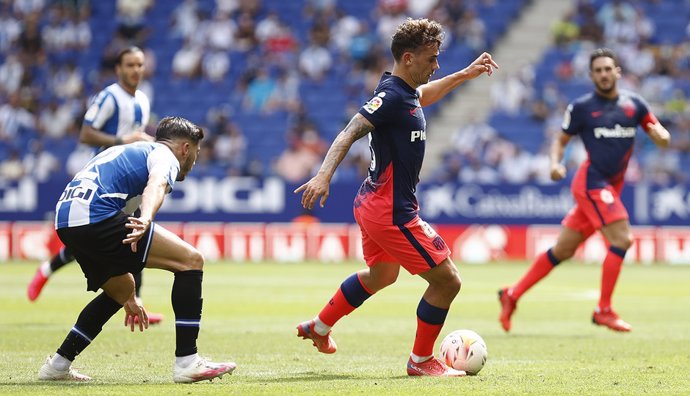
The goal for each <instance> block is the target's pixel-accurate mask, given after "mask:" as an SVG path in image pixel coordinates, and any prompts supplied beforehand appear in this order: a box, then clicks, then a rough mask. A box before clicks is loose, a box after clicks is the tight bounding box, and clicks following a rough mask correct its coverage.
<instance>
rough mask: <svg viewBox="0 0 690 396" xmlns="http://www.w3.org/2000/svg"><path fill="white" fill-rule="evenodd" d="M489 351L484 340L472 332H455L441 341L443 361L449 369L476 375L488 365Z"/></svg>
mask: <svg viewBox="0 0 690 396" xmlns="http://www.w3.org/2000/svg"><path fill="white" fill-rule="evenodd" d="M487 357H488V350H487V349H486V343H485V342H484V339H482V337H481V336H480V335H479V334H477V333H476V332H474V331H472V330H465V329H463V330H455V331H454V332H452V333H450V334H448V335H447V336H446V338H444V339H443V341H441V360H443V361H444V362H446V364H447V365H448V367H452V368H454V369H456V370H464V371H465V372H466V373H467V374H468V375H476V374H477V373H478V372H479V371H480V370H481V369H482V368H483V367H484V363H486V358H487Z"/></svg>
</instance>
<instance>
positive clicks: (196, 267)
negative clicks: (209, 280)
mask: <svg viewBox="0 0 690 396" xmlns="http://www.w3.org/2000/svg"><path fill="white" fill-rule="evenodd" d="M203 266H204V258H203V256H202V254H201V252H199V251H198V250H197V249H196V248H194V247H193V246H192V245H190V244H188V243H187V242H185V241H184V240H182V239H181V238H180V237H178V236H177V235H175V234H173V233H172V232H170V231H168V230H166V229H165V228H163V227H162V226H160V225H158V224H156V225H155V226H154V227H153V238H152V241H151V246H150V250H149V253H148V258H147V260H146V267H147V268H159V269H165V270H168V271H171V272H173V273H174V274H175V280H174V282H173V288H172V293H171V294H172V297H171V299H172V306H173V311H174V312H175V339H176V347H175V363H174V364H173V380H174V381H175V382H197V381H202V380H210V379H213V378H216V377H222V376H223V375H224V374H228V373H232V371H233V370H234V369H235V368H236V367H237V365H236V364H235V363H234V362H223V363H214V362H211V361H208V360H206V359H204V358H202V357H200V356H199V355H198V354H197V345H196V340H197V337H198V335H199V325H200V321H201V308H202V302H203V300H202V297H201V296H202V293H201V289H202V280H203Z"/></svg>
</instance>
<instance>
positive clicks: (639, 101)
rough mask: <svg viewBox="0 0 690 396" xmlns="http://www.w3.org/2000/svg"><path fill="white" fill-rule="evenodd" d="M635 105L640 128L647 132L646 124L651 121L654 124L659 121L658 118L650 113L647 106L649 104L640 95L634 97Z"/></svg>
mask: <svg viewBox="0 0 690 396" xmlns="http://www.w3.org/2000/svg"><path fill="white" fill-rule="evenodd" d="M635 105H636V106H637V109H638V112H637V114H638V122H639V124H640V126H641V127H642V129H643V130H644V131H645V132H647V124H649V123H652V124H656V123H657V122H659V120H658V119H657V118H656V117H655V116H654V114H653V113H652V111H651V109H650V108H649V104H648V103H647V101H646V100H644V98H642V97H641V96H636V97H635Z"/></svg>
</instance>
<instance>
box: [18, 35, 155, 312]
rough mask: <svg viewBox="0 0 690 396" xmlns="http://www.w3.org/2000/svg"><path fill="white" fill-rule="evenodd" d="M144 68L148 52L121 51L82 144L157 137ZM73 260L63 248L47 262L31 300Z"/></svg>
mask: <svg viewBox="0 0 690 396" xmlns="http://www.w3.org/2000/svg"><path fill="white" fill-rule="evenodd" d="M144 71H145V70H144V53H143V51H142V50H141V49H139V48H137V47H129V48H126V49H124V50H122V51H121V52H120V53H119V54H118V57H117V62H116V64H115V73H116V74H117V77H118V82H116V83H114V84H111V85H109V86H108V87H106V88H105V89H104V90H102V91H101V92H100V93H99V94H98V95H97V96H96V98H95V99H94V101H93V103H92V104H91V106H90V107H89V109H88V110H87V112H86V115H85V116H84V124H83V125H82V129H81V134H80V136H79V138H80V140H81V142H82V143H85V144H88V145H90V146H93V147H97V148H100V150H103V149H105V148H107V147H111V146H117V145H120V144H127V143H132V142H137V141H152V140H153V137H152V136H150V135H148V134H146V132H144V127H145V126H146V125H147V124H148V122H149V115H150V105H149V99H148V98H147V97H146V94H144V93H143V92H142V91H140V90H138V89H137V88H138V86H139V83H140V82H141V80H142V79H143V77H144ZM135 209H136V208H133V209H131V210H132V211H134V210H135ZM129 213H130V214H131V213H132V212H129ZM72 261H74V256H73V255H72V252H71V251H70V250H69V249H67V248H65V247H63V248H61V249H60V251H59V252H58V253H57V254H56V255H55V256H53V257H52V258H51V259H50V260H48V261H45V262H43V263H42V264H41V265H40V266H39V268H38V269H37V270H36V274H35V275H34V277H33V279H32V280H31V283H29V287H28V289H27V295H28V297H29V300H30V301H35V300H36V299H37V298H38V296H39V295H40V294H41V290H43V286H45V284H46V282H48V278H49V277H50V276H51V275H52V274H53V273H54V272H55V271H57V270H58V269H60V268H62V267H63V266H64V265H66V264H68V263H71V262H72ZM135 280H136V284H137V290H136V292H137V297H139V296H140V290H141V274H135ZM162 319H163V315H161V314H157V313H149V321H150V323H151V324H155V323H158V322H160V321H161V320H162Z"/></svg>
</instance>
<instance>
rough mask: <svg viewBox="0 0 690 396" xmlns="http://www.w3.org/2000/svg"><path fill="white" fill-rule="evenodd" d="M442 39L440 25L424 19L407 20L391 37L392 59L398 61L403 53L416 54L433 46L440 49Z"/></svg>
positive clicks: (442, 34)
mask: <svg viewBox="0 0 690 396" xmlns="http://www.w3.org/2000/svg"><path fill="white" fill-rule="evenodd" d="M443 37H444V33H443V27H442V26H441V24H440V23H438V22H436V21H432V20H429V19H426V18H422V19H412V18H407V20H406V21H405V22H403V23H401V24H400V26H398V29H397V30H396V31H395V34H394V35H393V42H392V43H391V52H392V53H393V58H395V60H396V61H399V60H400V59H401V58H402V56H403V54H404V53H405V52H408V51H409V52H417V51H418V50H419V49H420V48H423V47H427V46H430V45H433V44H436V45H438V46H439V47H440V46H441V43H442V42H443Z"/></svg>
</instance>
